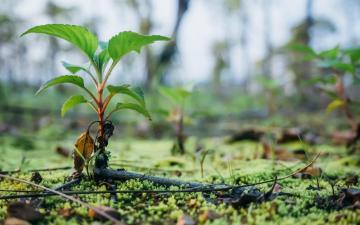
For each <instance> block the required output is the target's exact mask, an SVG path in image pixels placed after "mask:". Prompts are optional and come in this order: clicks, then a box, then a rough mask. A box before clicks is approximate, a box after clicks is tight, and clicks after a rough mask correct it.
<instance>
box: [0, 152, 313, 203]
mask: <svg viewBox="0 0 360 225" xmlns="http://www.w3.org/2000/svg"><path fill="white" fill-rule="evenodd" d="M319 156H320V154H318V155H316V156H315V157H314V159H313V160H312V161H311V162H310V163H308V164H307V165H306V166H305V167H302V168H300V169H298V170H296V171H295V172H293V173H291V174H289V175H286V176H284V177H280V178H278V177H275V178H274V179H271V180H266V181H260V182H257V183H251V184H244V185H220V184H202V183H196V182H182V181H178V180H174V179H167V178H159V177H155V178H156V180H154V179H153V178H154V177H153V176H146V179H147V180H150V179H152V180H151V181H153V182H154V181H160V182H161V183H162V184H163V185H166V186H171V185H173V186H189V187H192V188H187V189H180V190H107V191H63V192H61V193H63V194H66V195H84V194H109V193H110V194H143V193H148V194H154V193H195V192H202V193H206V192H217V191H227V190H231V189H234V188H243V187H250V186H255V185H260V184H265V183H270V182H273V185H272V188H271V192H272V190H273V189H274V187H275V184H276V182H277V181H279V180H284V179H286V178H289V177H291V176H293V175H294V174H297V173H299V172H301V171H304V170H306V169H307V168H308V167H310V166H312V165H313V164H314V162H315V161H316V160H317V159H318V157H319ZM102 171H103V170H102ZM109 171H111V170H109ZM114 172H121V174H122V175H126V176H124V177H123V179H125V178H126V179H136V178H129V177H134V176H136V177H137V178H144V175H141V174H137V173H130V172H127V171H114ZM118 175H119V174H118ZM139 175H141V177H138V176H139ZM166 182H167V183H166ZM165 183H166V184H165ZM170 183H171V185H169V184H170ZM158 184H159V183H158ZM176 184H177V185H176ZM0 191H8V192H29V193H33V194H24V195H8V196H1V197H0V199H16V198H29V197H46V196H53V195H56V193H54V192H45V193H39V192H38V191H19V190H14V191H12V190H0Z"/></svg>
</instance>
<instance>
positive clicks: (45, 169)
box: [0, 166, 72, 174]
mask: <svg viewBox="0 0 360 225" xmlns="http://www.w3.org/2000/svg"><path fill="white" fill-rule="evenodd" d="M69 169H72V167H71V166H63V167H54V168H44V169H33V170H24V171H22V170H20V169H17V170H9V171H0V174H11V173H30V172H46V171H55V170H69Z"/></svg>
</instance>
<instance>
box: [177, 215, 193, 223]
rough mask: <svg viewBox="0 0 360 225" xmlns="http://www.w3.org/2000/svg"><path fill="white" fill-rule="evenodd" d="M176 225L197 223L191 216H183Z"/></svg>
mask: <svg viewBox="0 0 360 225" xmlns="http://www.w3.org/2000/svg"><path fill="white" fill-rule="evenodd" d="M176 225H195V221H194V220H193V218H191V217H190V216H189V215H186V214H183V215H181V216H179V218H178V220H177V223H176Z"/></svg>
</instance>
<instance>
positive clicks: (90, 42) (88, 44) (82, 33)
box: [21, 24, 98, 59]
mask: <svg viewBox="0 0 360 225" xmlns="http://www.w3.org/2000/svg"><path fill="white" fill-rule="evenodd" d="M30 33H39V34H48V35H51V36H55V37H58V38H61V39H64V40H66V41H68V42H70V43H72V44H73V45H75V46H76V47H78V48H80V49H81V50H82V51H83V52H84V53H85V54H86V55H87V56H88V57H89V58H90V59H92V58H93V56H94V53H95V51H96V49H97V47H98V39H97V37H96V36H95V35H94V34H93V33H91V32H90V31H88V30H87V29H86V28H85V27H82V26H76V25H69V24H46V25H40V26H36V27H32V28H30V29H29V30H27V31H26V32H24V33H23V34H21V36H24V35H26V34H30Z"/></svg>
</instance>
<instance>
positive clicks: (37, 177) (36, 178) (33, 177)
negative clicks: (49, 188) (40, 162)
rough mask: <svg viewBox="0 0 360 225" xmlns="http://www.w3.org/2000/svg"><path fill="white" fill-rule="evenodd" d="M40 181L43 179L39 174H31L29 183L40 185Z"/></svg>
mask: <svg viewBox="0 0 360 225" xmlns="http://www.w3.org/2000/svg"><path fill="white" fill-rule="evenodd" d="M42 180H43V178H42V176H41V175H40V173H39V172H33V173H32V174H31V178H30V181H32V182H34V183H35V184H40V183H41V181H42Z"/></svg>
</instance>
